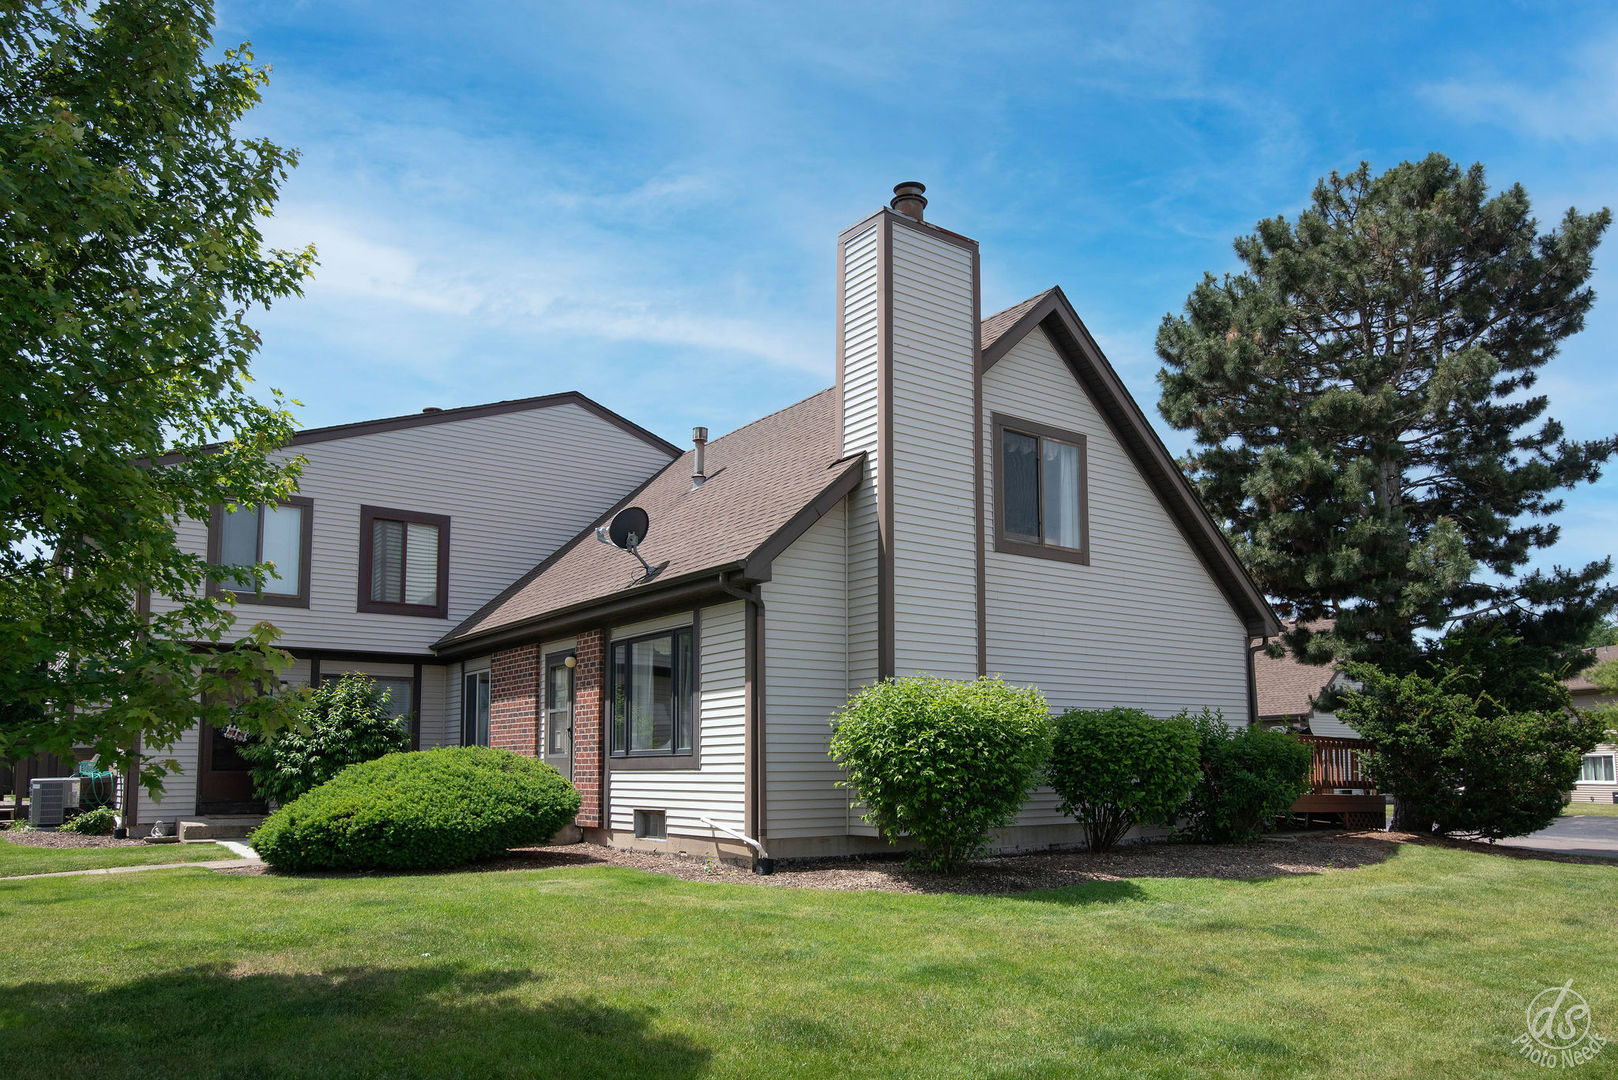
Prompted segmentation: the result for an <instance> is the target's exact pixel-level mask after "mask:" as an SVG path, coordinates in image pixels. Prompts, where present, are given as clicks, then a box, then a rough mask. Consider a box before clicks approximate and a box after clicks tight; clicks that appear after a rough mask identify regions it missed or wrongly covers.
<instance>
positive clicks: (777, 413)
mask: <svg viewBox="0 0 1618 1080" xmlns="http://www.w3.org/2000/svg"><path fill="white" fill-rule="evenodd" d="M836 389H837V387H835V386H828V387H826V388H825V389H824V390H816V391H815V392H814V393H812V394H810V395H809V396H808V397H806V398H800V399H798V400H797V401H794V402H793V403H792V404H791V405H783V406H782V407H781V408H779V409H776V410H775V411H774V412H772V413H765V414H764V415H763V416H761V417H759V418H758V419H757V420H750V421H748V422H747V423H745V424H743V425H742V426H741V427H739V428H736V429H735V430H733V431H727V432H725V433H724V434H723V435H721V436H719V438H717V439H715V440H714V441H713V443H709V444H708V445H709V446H712V445H714V443H721V442H724V441H725V440H726V439H728V438H730V437H731V436H732V435H740V434H741V433H742V432H744V431H746V430H747V429H748V428H750V427H757V426H758V425H760V424H762V423H763V422H764V421H766V420H769V419H771V418H772V417H776V416H780V415H781V414H782V413H784V412H791V411H792V410H793V409H796V408H797V407H798V406H800V405H807V404H808V403H809V402H811V401H813V400H814V399H815V398H817V397H819V396H820V395H822V394H829V393H831V392H832V391H833V390H836ZM685 453H690V451H689V450H687V451H685ZM681 456H684V455H683V454H682V455H681ZM669 464H670V465H673V464H674V463H673V462H670V463H669Z"/></svg>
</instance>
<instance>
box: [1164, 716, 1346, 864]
mask: <svg viewBox="0 0 1618 1080" xmlns="http://www.w3.org/2000/svg"><path fill="white" fill-rule="evenodd" d="M1192 722H1193V723H1194V724H1195V725H1196V729H1197V739H1198V741H1199V742H1200V743H1201V749H1200V751H1199V752H1200V755H1201V758H1202V777H1201V779H1199V780H1198V781H1197V786H1196V787H1195V788H1194V789H1193V790H1192V792H1191V798H1190V799H1189V800H1187V802H1186V806H1185V816H1186V819H1187V822H1186V835H1187V836H1188V837H1189V838H1190V839H1193V840H1201V841H1204V842H1207V843H1216V844H1224V843H1232V842H1237V841H1243V840H1252V839H1255V838H1257V837H1258V836H1261V835H1262V834H1263V833H1264V832H1265V831H1267V830H1268V829H1270V828H1272V827H1273V826H1274V824H1275V822H1276V821H1277V820H1279V819H1280V818H1281V817H1283V816H1285V815H1286V814H1287V813H1288V812H1289V811H1290V810H1291V809H1292V804H1293V803H1295V802H1297V801H1298V799H1299V797H1301V796H1302V795H1303V794H1304V793H1305V792H1307V791H1308V790H1309V769H1310V767H1311V765H1312V764H1313V761H1314V755H1313V754H1312V753H1311V752H1310V750H1309V748H1308V747H1307V746H1305V745H1304V744H1303V743H1302V742H1301V741H1300V740H1298V739H1296V738H1294V737H1293V736H1291V735H1288V734H1286V733H1285V732H1281V731H1270V730H1267V729H1266V728H1261V727H1254V726H1247V727H1240V728H1233V727H1231V726H1230V725H1229V724H1226V723H1225V721H1224V718H1223V717H1221V716H1220V715H1219V713H1218V712H1210V711H1208V710H1206V709H1205V710H1203V712H1202V715H1200V716H1198V717H1196V718H1194V719H1193V721H1192Z"/></svg>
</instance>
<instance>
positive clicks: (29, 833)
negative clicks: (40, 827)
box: [0, 829, 151, 848]
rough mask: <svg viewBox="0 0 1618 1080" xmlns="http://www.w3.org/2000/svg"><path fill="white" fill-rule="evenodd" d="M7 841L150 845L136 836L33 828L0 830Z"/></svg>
mask: <svg viewBox="0 0 1618 1080" xmlns="http://www.w3.org/2000/svg"><path fill="white" fill-rule="evenodd" d="M0 837H4V838H5V840H6V842H7V843H11V844H21V845H23V846H24V847H48V848H126V847H150V846H151V845H150V844H147V843H146V842H144V841H142V840H140V839H139V838H136V839H134V840H115V839H113V838H112V837H110V836H81V835H80V834H78V833H71V832H40V831H35V830H33V829H6V830H5V831H4V832H0Z"/></svg>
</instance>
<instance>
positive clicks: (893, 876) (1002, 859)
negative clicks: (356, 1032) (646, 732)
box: [485, 834, 1393, 896]
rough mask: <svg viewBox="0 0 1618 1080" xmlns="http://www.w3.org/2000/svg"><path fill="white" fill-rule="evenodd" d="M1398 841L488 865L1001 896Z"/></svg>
mask: <svg viewBox="0 0 1618 1080" xmlns="http://www.w3.org/2000/svg"><path fill="white" fill-rule="evenodd" d="M1392 853H1393V848H1392V845H1390V844H1388V843H1386V842H1379V841H1377V840H1374V839H1364V838H1361V837H1357V836H1351V835H1345V834H1335V835H1329V836H1328V835H1320V836H1304V837H1298V838H1296V839H1293V838H1290V837H1289V838H1287V839H1285V840H1269V841H1263V842H1260V843H1256V844H1232V845H1217V846H1216V845H1205V844H1160V843H1154V844H1131V845H1129V846H1127V847H1121V848H1119V849H1117V850H1116V851H1112V852H1108V853H1106V854H1102V855H1092V854H1090V853H1089V852H1087V851H1054V852H1053V851H1042V852H1033V853H1029V854H1025V855H999V856H995V857H992V858H987V859H978V860H976V861H974V862H972V863H971V864H970V865H969V866H967V868H966V869H965V870H963V871H962V872H960V873H958V874H940V873H934V872H932V871H928V870H914V869H911V868H909V867H907V866H905V864H904V859H903V857H902V856H900V855H879V856H864V857H854V858H839V859H813V860H804V861H801V862H790V863H777V864H776V870H775V873H773V874H768V875H760V874H754V873H752V872H751V871H750V870H748V869H745V868H742V867H736V866H730V865H728V864H724V863H720V862H718V861H716V860H712V859H695V858H690V857H686V856H679V855H658V854H650V853H645V852H638V851H614V850H612V849H610V848H603V847H600V846H599V845H594V844H570V845H567V846H566V847H557V848H525V849H521V850H519V851H514V852H512V857H511V858H510V859H503V860H499V861H497V862H495V863H490V864H485V868H487V869H539V868H541V867H547V866H568V865H604V866H625V867H629V868H632V869H635V870H646V871H650V872H652V873H658V874H668V875H670V876H671V877H677V878H681V879H683V880H685V881H722V882H726V883H729V884H747V885H762V886H770V887H775V888H800V889H833V890H839V891H878V892H898V893H967V894H975V895H988V896H1003V895H1009V894H1012V893H1022V892H1031V891H1034V890H1038V889H1060V888H1064V887H1066V886H1070V885H1082V884H1085V883H1087V882H1107V881H1123V880H1126V879H1128V878H1143V877H1207V878H1227V879H1233V880H1252V879H1255V878H1265V877H1277V876H1286V875H1292V874H1318V873H1325V872H1327V871H1332V870H1352V869H1355V868H1357V867H1360V866H1366V865H1369V864H1372V863H1379V862H1381V861H1383V860H1384V859H1386V858H1388V857H1389V856H1390V855H1391V854H1392Z"/></svg>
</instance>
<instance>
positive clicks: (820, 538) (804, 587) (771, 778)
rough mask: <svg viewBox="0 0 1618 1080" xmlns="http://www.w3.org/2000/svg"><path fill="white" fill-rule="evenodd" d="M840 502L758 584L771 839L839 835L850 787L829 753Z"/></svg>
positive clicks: (840, 609) (840, 656) (840, 594)
mask: <svg viewBox="0 0 1618 1080" xmlns="http://www.w3.org/2000/svg"><path fill="white" fill-rule="evenodd" d="M844 519H845V512H844V509H843V507H842V506H841V505H839V506H835V507H833V508H832V509H831V510H830V511H828V512H827V513H826V515H825V516H824V517H822V518H821V519H820V520H819V521H818V522H816V523H815V524H814V525H812V526H810V528H809V529H808V531H807V532H805V533H804V534H803V535H802V536H801V537H799V538H798V540H797V542H796V543H794V544H793V545H792V546H791V547H789V548H788V549H787V550H786V551H784V552H782V553H781V555H779V556H778V557H777V558H776V560H775V564H774V567H773V571H772V573H773V576H772V578H771V580H770V582H769V584H767V585H765V586H764V607H765V612H766V615H765V619H764V634H765V646H764V667H765V674H764V686H765V693H766V694H767V696H768V701H767V703H766V707H765V713H764V732H765V741H766V745H765V754H764V760H765V767H766V769H767V770H768V774H769V775H768V778H767V782H766V784H765V797H766V798H767V799H768V808H767V811H766V821H767V824H768V833H769V836H770V838H771V839H780V838H784V837H805V836H840V835H842V833H843V832H844V830H845V827H846V825H847V818H848V796H847V793H846V792H844V791H843V790H842V789H840V788H838V787H837V786H836V783H837V781H838V780H839V779H840V778H841V777H842V770H840V769H839V768H838V767H837V766H836V764H834V763H833V762H832V760H831V758H830V757H829V756H827V746H828V744H829V743H830V741H831V727H830V725H829V723H828V720H829V719H830V717H831V714H832V713H833V712H835V711H836V710H837V709H838V708H839V707H841V706H842V704H843V703H844V702H845V701H846V700H847V698H848V677H847V672H846V663H845V652H844V650H845V633H846V617H845V612H846V607H845V600H846V597H845V594H844V544H845V542H846V541H845V539H844V535H843V533H844V525H845V520H844Z"/></svg>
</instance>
